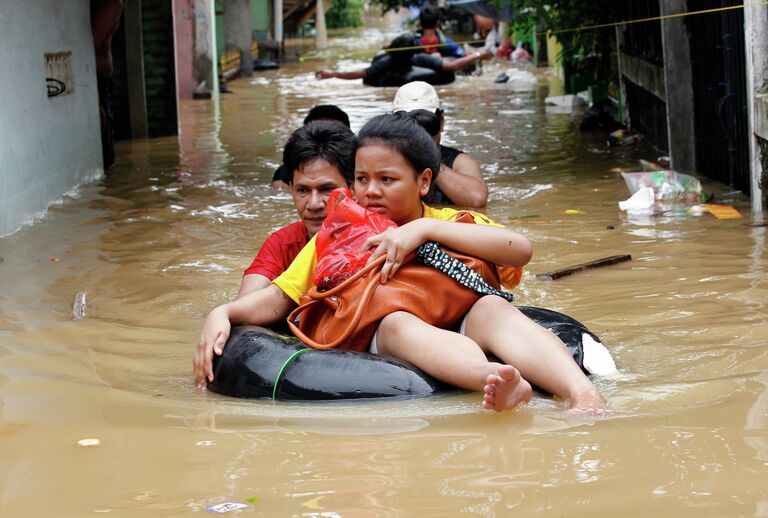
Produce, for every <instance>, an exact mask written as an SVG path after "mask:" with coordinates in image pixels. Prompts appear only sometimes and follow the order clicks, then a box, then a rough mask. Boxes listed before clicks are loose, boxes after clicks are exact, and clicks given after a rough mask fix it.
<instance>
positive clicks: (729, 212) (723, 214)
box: [703, 203, 741, 219]
mask: <svg viewBox="0 0 768 518" xmlns="http://www.w3.org/2000/svg"><path fill="white" fill-rule="evenodd" d="M703 205H704V207H706V208H707V210H708V211H709V213H710V214H712V215H713V216H714V217H716V218H717V219H741V212H739V211H738V210H736V209H734V208H733V207H731V206H730V205H717V204H714V203H704V204H703Z"/></svg>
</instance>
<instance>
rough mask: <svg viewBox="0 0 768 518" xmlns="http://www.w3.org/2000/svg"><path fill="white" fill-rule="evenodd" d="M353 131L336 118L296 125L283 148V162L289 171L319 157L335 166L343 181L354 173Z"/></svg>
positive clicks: (348, 179) (349, 180)
mask: <svg viewBox="0 0 768 518" xmlns="http://www.w3.org/2000/svg"><path fill="white" fill-rule="evenodd" d="M355 149H356V141H355V134H354V133H352V131H350V129H349V128H347V127H346V126H344V125H343V124H342V123H340V122H338V121H326V120H321V121H315V122H310V123H309V124H307V125H306V126H302V127H301V128H299V129H297V130H296V131H294V132H293V135H291V138H290V139H288V143H287V144H286V145H285V149H283V164H285V168H286V170H287V171H288V173H289V174H290V175H291V181H293V175H294V174H295V173H296V171H298V170H300V169H301V167H302V166H303V165H305V164H306V163H308V162H311V161H312V160H316V159H318V158H322V159H323V160H325V161H326V162H328V163H329V164H331V165H332V166H334V167H335V168H336V169H338V170H339V172H340V173H341V175H342V176H343V177H344V180H345V181H346V182H347V185H350V184H351V183H352V180H353V178H354V175H355Z"/></svg>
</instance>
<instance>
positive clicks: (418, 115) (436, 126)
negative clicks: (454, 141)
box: [407, 110, 442, 137]
mask: <svg viewBox="0 0 768 518" xmlns="http://www.w3.org/2000/svg"><path fill="white" fill-rule="evenodd" d="M441 115H442V114H441ZM407 116H408V117H409V118H411V119H413V120H414V121H416V124H418V125H419V126H421V127H422V128H424V129H425V130H427V133H429V135H430V136H431V137H435V136H437V134H438V133H440V122H441V120H440V119H441V117H440V116H438V115H437V114H436V113H433V112H431V111H429V110H411V111H409V112H408V113H407Z"/></svg>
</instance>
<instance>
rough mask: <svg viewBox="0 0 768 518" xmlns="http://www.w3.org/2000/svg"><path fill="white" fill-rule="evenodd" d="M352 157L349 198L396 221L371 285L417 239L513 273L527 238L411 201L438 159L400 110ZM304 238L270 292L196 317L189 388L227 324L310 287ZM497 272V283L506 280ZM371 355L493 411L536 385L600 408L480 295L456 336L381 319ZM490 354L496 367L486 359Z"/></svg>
mask: <svg viewBox="0 0 768 518" xmlns="http://www.w3.org/2000/svg"><path fill="white" fill-rule="evenodd" d="M357 140H358V149H357V153H356V156H355V181H354V193H355V196H356V198H357V202H358V203H359V204H360V205H362V206H363V207H366V208H368V209H369V210H371V211H373V212H378V213H380V214H383V215H385V216H387V217H388V218H390V219H391V220H393V221H394V222H395V223H397V224H398V225H399V227H397V228H392V229H389V230H387V231H386V232H384V233H383V234H379V235H378V236H374V237H372V238H370V239H369V240H368V241H367V242H366V246H368V247H370V248H375V250H374V252H373V255H372V257H371V261H373V260H375V259H376V258H377V257H379V256H381V255H383V254H386V255H387V260H386V263H384V266H383V268H382V270H381V280H382V282H383V283H384V282H386V281H387V280H388V279H390V278H392V277H393V276H394V275H396V273H397V270H398V268H399V267H400V265H401V263H402V261H403V259H404V258H405V257H406V256H407V255H408V254H409V253H410V252H412V251H414V250H415V249H416V248H417V247H418V246H420V245H421V244H422V243H424V242H426V241H430V240H431V241H437V242H439V243H442V244H443V245H445V246H447V247H449V248H452V249H455V250H458V251H460V252H464V253H466V254H468V255H473V256H476V257H480V258H483V259H486V260H488V261H490V262H492V263H495V264H496V265H498V266H497V267H498V268H500V269H501V270H508V269H510V267H512V268H518V269H519V267H522V266H523V265H525V264H526V263H528V261H529V260H530V258H531V254H532V250H531V244H530V242H529V241H528V240H527V239H526V238H525V237H524V236H522V235H520V234H518V233H517V232H513V231H511V230H508V229H505V228H503V227H500V226H498V225H496V224H494V223H492V222H490V220H488V219H487V218H485V217H484V216H482V215H480V214H476V217H475V221H476V223H478V224H476V225H467V224H465V223H456V222H453V221H451V219H452V218H453V217H455V216H456V215H457V214H458V211H456V210H453V209H447V208H446V209H442V210H436V209H433V208H431V207H429V206H427V205H424V204H423V203H422V201H421V199H422V198H423V197H425V196H426V195H427V194H428V192H429V190H430V185H431V182H432V177H433V171H439V167H440V154H439V151H438V149H437V145H436V144H435V143H434V141H433V140H432V139H431V138H430V136H429V135H428V134H427V132H426V131H424V129H423V128H421V127H420V126H419V125H418V124H416V123H415V122H414V121H413V120H412V119H410V118H408V117H407V116H405V115H404V114H400V113H395V114H388V115H381V116H378V117H375V118H373V119H372V120H370V121H369V122H368V123H367V124H366V125H365V126H364V127H363V128H362V129H361V130H360V132H359V134H358V137H357ZM315 255H316V254H315V242H314V239H313V240H311V241H310V242H309V243H308V244H307V246H306V247H305V248H304V249H303V250H302V251H301V252H300V253H299V255H298V256H297V257H296V259H295V260H294V262H293V263H292V264H291V266H290V267H289V268H288V270H286V271H285V272H284V273H283V274H282V275H281V276H280V277H278V278H277V279H275V281H274V283H273V285H272V286H270V287H269V288H265V289H263V290H260V291H258V292H254V293H251V294H249V295H247V296H246V297H243V298H241V299H238V300H235V301H233V302H230V303H227V304H224V305H221V306H218V307H217V308H215V309H214V310H213V311H211V313H210V314H209V315H208V317H207V318H206V321H205V324H204V325H203V331H202V336H201V340H200V343H199V345H198V347H197V350H196V352H195V357H194V360H193V364H194V369H195V377H196V378H197V382H198V386H200V387H204V386H205V383H206V379H207V380H209V381H211V380H212V379H213V373H212V370H211V368H212V367H211V364H212V357H213V354H214V353H215V354H219V355H220V354H221V352H222V349H223V347H224V344H225V343H226V341H227V338H228V337H229V332H230V328H231V325H232V324H239V323H244V324H251V325H269V324H272V323H274V322H276V321H278V320H280V319H283V318H285V317H286V316H287V315H288V313H289V312H290V311H291V310H292V309H293V308H294V307H295V305H296V304H297V303H298V301H299V297H300V296H301V295H302V294H304V293H306V292H307V291H308V290H309V288H310V286H311V285H310V281H309V279H310V277H311V275H312V274H313V273H314V268H315V261H316V258H315ZM500 273H502V275H501V278H502V280H504V279H505V278H508V277H506V276H505V275H503V272H500ZM371 352H374V353H377V354H382V355H388V356H393V357H396V358H399V359H403V360H405V361H408V362H410V363H412V364H414V365H415V366H417V367H419V368H420V369H422V370H424V371H426V372H427V373H428V374H430V375H432V376H433V377H435V378H438V379H440V380H442V381H444V382H447V383H450V384H452V385H455V386H458V387H461V388H464V389H469V390H474V391H481V390H482V391H483V392H484V394H483V402H482V404H483V407H485V408H488V409H493V410H497V411H501V410H505V409H510V408H514V407H516V406H518V405H519V404H521V403H525V402H527V401H528V400H529V399H530V397H531V385H530V383H529V382H531V383H534V384H536V385H537V386H539V387H541V388H542V389H544V390H547V391H549V392H551V393H552V394H554V395H555V396H557V397H559V398H561V399H563V400H566V401H567V402H568V405H569V406H570V407H571V408H572V409H576V410H580V411H589V412H600V411H602V410H603V408H604V407H605V402H604V400H603V398H602V396H601V395H600V393H599V392H598V391H597V389H596V388H595V386H594V385H593V384H592V383H591V382H590V381H589V379H588V378H587V377H586V376H585V375H584V374H583V373H582V371H581V369H580V368H579V367H578V366H577V365H576V363H575V362H574V361H573V359H572V357H571V355H570V354H569V353H568V351H567V349H566V347H565V346H564V344H563V343H562V342H561V341H560V339H559V338H557V337H556V336H555V335H554V334H553V333H551V332H549V331H547V330H546V329H544V328H543V327H541V326H539V325H538V324H536V323H534V322H533V321H532V320H530V319H528V318H527V317H525V316H524V315H523V314H522V313H521V312H520V311H519V310H518V309H517V308H515V306H513V305H512V304H509V303H508V302H507V301H506V300H504V299H503V298H501V297H498V296H494V295H487V296H484V297H481V298H480V299H479V300H478V301H477V302H476V303H475V304H474V306H473V307H472V308H471V309H470V310H469V312H468V313H467V315H466V317H465V318H464V321H463V322H462V324H461V326H460V329H459V330H458V331H453V330H446V329H439V328H436V327H434V326H431V325H429V324H428V323H426V322H424V321H422V320H421V319H419V318H417V317H415V316H414V315H412V314H410V313H406V312H401V311H400V312H395V313H391V314H389V315H387V316H386V317H385V318H384V319H383V320H382V321H381V323H380V324H379V328H378V330H377V332H376V334H375V335H374V338H373V340H372V343H371ZM486 354H492V355H494V356H495V357H497V358H499V359H501V361H502V362H503V363H498V362H491V361H489V360H488V358H487V357H486Z"/></svg>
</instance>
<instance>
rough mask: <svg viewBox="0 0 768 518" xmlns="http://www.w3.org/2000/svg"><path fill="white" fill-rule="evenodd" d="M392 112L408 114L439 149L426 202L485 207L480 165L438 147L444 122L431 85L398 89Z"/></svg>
mask: <svg viewBox="0 0 768 518" xmlns="http://www.w3.org/2000/svg"><path fill="white" fill-rule="evenodd" d="M392 111H393V112H399V111H402V112H407V113H409V115H411V116H412V117H413V119H414V120H415V121H416V122H418V123H419V124H420V125H421V126H422V127H423V128H424V129H426V130H427V132H428V133H429V134H430V135H431V136H432V138H433V139H434V141H435V143H436V144H437V145H438V146H439V147H440V158H441V162H442V163H441V166H440V174H438V175H437V180H436V181H435V183H436V188H435V191H434V194H433V196H432V198H431V199H430V202H431V203H440V204H445V205H458V206H460V207H467V208H471V209H477V208H481V207H485V204H486V202H487V201H488V186H487V185H486V184H485V180H483V176H482V174H481V172H480V164H478V163H477V160H475V159H474V158H472V157H471V156H469V155H468V154H467V153H464V152H463V151H460V150H458V149H456V148H452V147H449V146H444V145H442V144H440V139H441V136H442V132H443V126H444V123H445V119H444V117H443V110H442V109H441V108H440V98H439V97H438V96H437V92H436V91H435V89H434V88H433V87H432V85H430V84H428V83H425V82H423V81H413V82H411V83H407V84H405V85H403V86H401V87H400V88H399V89H398V90H397V93H396V94H395V99H394V100H393V101H392ZM424 112H428V113H424Z"/></svg>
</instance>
